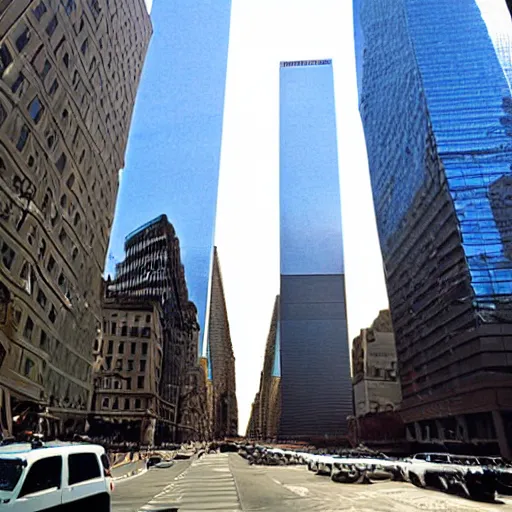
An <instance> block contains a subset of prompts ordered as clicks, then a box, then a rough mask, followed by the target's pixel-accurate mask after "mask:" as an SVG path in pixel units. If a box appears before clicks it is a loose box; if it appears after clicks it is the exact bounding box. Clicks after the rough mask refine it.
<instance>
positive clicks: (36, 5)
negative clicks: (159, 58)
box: [0, 0, 152, 433]
mask: <svg viewBox="0 0 512 512" xmlns="http://www.w3.org/2000/svg"><path fill="white" fill-rule="evenodd" d="M151 32H152V29H151V22H150V18H149V16H148V14H147V10H146V7H145V5H144V1H143V0H110V1H109V2H99V1H97V0H81V1H78V0H67V1H64V0H62V1H57V0H32V1H30V0H5V1H3V2H1V3H0V217H1V222H0V345H1V347H2V348H1V349H0V364H1V368H0V388H1V392H0V410H1V414H0V422H1V425H0V430H2V431H3V432H4V433H11V432H12V431H13V422H12V418H13V416H18V421H17V423H16V425H15V430H16V429H23V428H32V427H33V425H34V422H35V421H39V420H40V421H39V422H40V424H42V425H43V427H44V428H45V429H46V430H47V431H50V432H53V433H57V432H58V431H62V430H63V429H64V430H68V431H79V430H80V429H81V428H82V427H84V425H85V418H86V412H87V409H88V408H89V406H90V405H91V404H90V400H91V391H92V364H93V354H92V349H93V347H92V340H94V339H95V337H96V336H97V333H98V327H99V321H100V289H101V275H102V272H103V268H104V261H105V254H106V251H107V246H108V241H109V235H110V229H111V225H112V219H113V216H114V207H115V202H116V196H117V190H118V172H119V170H120V169H121V168H122V167H123V166H124V153H125V147H126V142H127V136H128V130H129V127H130V121H131V117H132V110H133V105H134V100H135V95H136V92H137V87H138V84H139V78H140V74H141V71H142V66H143V62H144V57H145V54H146V51H147V47H148V44H149V40H150V37H151ZM45 409H46V410H45ZM77 420H78V421H77Z"/></svg>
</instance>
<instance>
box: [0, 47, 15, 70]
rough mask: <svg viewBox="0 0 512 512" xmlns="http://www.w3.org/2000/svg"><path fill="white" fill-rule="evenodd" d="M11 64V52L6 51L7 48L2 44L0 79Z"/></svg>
mask: <svg viewBox="0 0 512 512" xmlns="http://www.w3.org/2000/svg"><path fill="white" fill-rule="evenodd" d="M11 62H12V56H11V52H10V51H9V50H8V49H7V46H5V44H3V45H2V46H0V77H2V76H3V74H4V72H5V70H6V69H7V68H8V67H9V65H10V64H11Z"/></svg>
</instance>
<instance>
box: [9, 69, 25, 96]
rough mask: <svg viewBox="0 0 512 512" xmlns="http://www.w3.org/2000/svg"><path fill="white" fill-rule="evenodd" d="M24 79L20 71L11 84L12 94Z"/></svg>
mask: <svg viewBox="0 0 512 512" xmlns="http://www.w3.org/2000/svg"><path fill="white" fill-rule="evenodd" d="M24 81H25V75H24V74H23V73H20V74H19V75H18V78H16V81H15V82H14V83H13V84H12V87H11V91H12V92H13V94H16V93H17V92H18V89H19V88H20V87H21V84H22V83H23V82H24Z"/></svg>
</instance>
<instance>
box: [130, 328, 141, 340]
mask: <svg viewBox="0 0 512 512" xmlns="http://www.w3.org/2000/svg"><path fill="white" fill-rule="evenodd" d="M138 335H139V328H138V327H136V326H133V327H130V336H133V337H134V338H137V336H138Z"/></svg>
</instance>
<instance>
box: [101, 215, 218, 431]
mask: <svg viewBox="0 0 512 512" xmlns="http://www.w3.org/2000/svg"><path fill="white" fill-rule="evenodd" d="M125 252H126V257H125V259H124V261H123V262H121V263H119V264H118V265H117V266H116V275H115V279H114V281H113V282H109V283H107V296H108V297H110V298H114V297H115V298H117V300H123V299H133V300H139V301H140V300H143V301H156V302H158V303H160V304H161V305H162V320H161V321H162V325H163V361H162V373H161V378H160V381H159V394H160V399H161V400H162V403H165V404H167V406H168V407H170V408H171V410H172V414H171V416H170V418H169V421H170V424H172V425H173V429H172V432H168V433H167V434H166V435H165V436H163V437H165V438H166V439H171V438H172V439H174V440H178V439H179V440H188V439H194V438H201V439H204V438H206V437H208V436H209V432H208V431H207V430H208V429H207V427H206V425H207V422H206V423H205V424H204V425H203V420H202V418H203V417H205V416H206V414H207V412H206V411H207V407H206V374H205V372H204V370H202V368H201V367H200V366H199V364H198V354H197V347H198V336H199V325H198V323H197V311H196V307H195V305H194V304H193V303H192V302H190V301H189V298H188V289H187V284H186V281H185V269H184V267H183V265H182V263H181V256H180V242H179V239H178V237H177V236H176V232H175V230H174V228H173V226H172V225H171V224H170V223H169V221H168V219H167V216H166V215H160V216H159V217H157V218H156V219H153V220H151V221H149V222H147V223H146V224H144V225H142V226H141V227H140V228H138V229H136V230H135V231H133V232H132V233H130V234H129V235H128V236H127V237H126V241H125Z"/></svg>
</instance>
